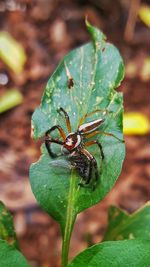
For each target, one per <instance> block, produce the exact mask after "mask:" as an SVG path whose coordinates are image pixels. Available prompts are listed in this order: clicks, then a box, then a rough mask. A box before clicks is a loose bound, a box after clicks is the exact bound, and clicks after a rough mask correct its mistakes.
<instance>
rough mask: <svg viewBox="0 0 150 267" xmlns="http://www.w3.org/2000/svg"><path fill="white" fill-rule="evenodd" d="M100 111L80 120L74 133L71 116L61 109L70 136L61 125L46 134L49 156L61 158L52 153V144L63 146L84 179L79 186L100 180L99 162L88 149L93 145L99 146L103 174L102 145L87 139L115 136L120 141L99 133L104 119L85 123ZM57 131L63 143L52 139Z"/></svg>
mask: <svg viewBox="0 0 150 267" xmlns="http://www.w3.org/2000/svg"><path fill="white" fill-rule="evenodd" d="M98 111H101V110H95V111H93V112H90V113H88V114H86V115H85V116H83V117H82V118H81V119H80V122H79V126H78V129H77V131H76V132H72V130H71V123H70V119H69V116H68V114H67V112H66V111H65V110H64V109H63V108H62V107H60V108H59V110H58V112H59V113H63V115H64V116H65V121H66V126H67V130H68V135H67V136H66V134H65V132H64V130H63V129H62V127H61V126H60V125H55V126H53V127H52V128H50V129H49V130H48V131H47V132H46V133H45V146H46V148H47V151H48V153H49V155H50V156H51V157H52V158H56V157H58V156H59V155H57V154H55V153H54V152H53V151H52V149H51V143H56V144H58V145H61V151H62V154H65V155H69V157H68V159H69V161H70V162H71V166H72V167H74V168H75V169H76V170H77V172H78V173H79V175H80V176H81V177H82V179H83V182H81V183H79V185H81V186H88V185H89V184H90V183H91V181H92V180H93V179H92V178H93V176H94V181H95V182H97V181H98V179H99V173H98V165H97V161H96V159H95V157H94V156H93V155H92V154H91V153H90V152H89V151H88V150H87V149H86V147H89V146H92V145H97V146H98V148H99V151H100V158H101V161H100V162H101V164H100V174H101V172H102V161H103V160H104V152H103V148H102V145H101V143H100V142H99V141H98V140H91V141H88V140H87V138H90V137H93V136H95V135H96V134H105V135H108V136H113V137H115V138H116V139H118V140H120V139H119V138H118V137H116V136H115V135H113V134H112V133H106V132H100V131H97V128H98V127H99V126H100V125H101V124H102V123H103V122H104V119H102V118H99V119H97V120H93V121H90V122H87V123H84V121H85V119H86V118H87V117H89V116H91V115H92V114H94V113H96V112H98ZM56 129H57V130H58V131H59V134H60V136H61V138H62V139H63V141H61V140H59V139H54V138H51V136H50V133H51V132H52V131H54V130H56ZM120 141H121V140H120ZM93 172H94V174H93Z"/></svg>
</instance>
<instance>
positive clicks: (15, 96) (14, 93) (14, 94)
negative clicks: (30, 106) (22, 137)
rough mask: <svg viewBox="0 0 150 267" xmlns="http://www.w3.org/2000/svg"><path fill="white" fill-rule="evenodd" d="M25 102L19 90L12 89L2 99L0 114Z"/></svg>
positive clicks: (0, 100) (0, 99)
mask: <svg viewBox="0 0 150 267" xmlns="http://www.w3.org/2000/svg"><path fill="white" fill-rule="evenodd" d="M22 102H23V96H22V94H21V93H20V92H19V91H18V90H17V89H15V88H14V89H10V90H8V91H7V92H6V93H5V94H4V95H2V96H1V98H0V113H3V112H5V111H7V110H9V109H11V108H13V107H15V106H17V105H19V104H21V103H22Z"/></svg>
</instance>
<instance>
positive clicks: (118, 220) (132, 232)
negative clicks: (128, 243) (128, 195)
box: [104, 202, 150, 240]
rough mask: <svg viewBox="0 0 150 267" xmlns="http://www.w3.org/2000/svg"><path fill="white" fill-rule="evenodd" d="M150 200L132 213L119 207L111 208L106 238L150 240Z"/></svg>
mask: <svg viewBox="0 0 150 267" xmlns="http://www.w3.org/2000/svg"><path fill="white" fill-rule="evenodd" d="M149 218H150V202H148V203H147V204H146V205H145V206H143V207H142V208H141V209H139V210H137V211H136V212H135V213H133V214H132V215H128V214H126V213H125V212H124V211H122V210H121V209H119V208H116V207H111V208H110V210H109V219H108V220H109V224H108V228H107V231H106V233H105V236H104V240H122V239H133V238H142V239H143V238H144V239H149V240H150V223H149Z"/></svg>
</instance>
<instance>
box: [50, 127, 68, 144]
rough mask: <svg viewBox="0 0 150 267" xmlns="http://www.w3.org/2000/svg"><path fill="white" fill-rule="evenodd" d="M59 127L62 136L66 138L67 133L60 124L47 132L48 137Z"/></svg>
mask: <svg viewBox="0 0 150 267" xmlns="http://www.w3.org/2000/svg"><path fill="white" fill-rule="evenodd" d="M56 129H58V131H59V134H60V136H61V137H62V138H63V140H64V141H65V140H66V135H65V133H64V130H63V129H62V128H61V126H59V125H55V126H53V127H52V128H50V129H49V130H48V131H47V132H46V134H45V135H46V137H49V135H50V133H51V132H53V131H54V130H56Z"/></svg>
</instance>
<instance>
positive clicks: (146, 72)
mask: <svg viewBox="0 0 150 267" xmlns="http://www.w3.org/2000/svg"><path fill="white" fill-rule="evenodd" d="M140 76H141V79H142V80H143V81H148V80H150V57H148V58H145V59H144V64H143V67H142V69H141V73H140Z"/></svg>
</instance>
